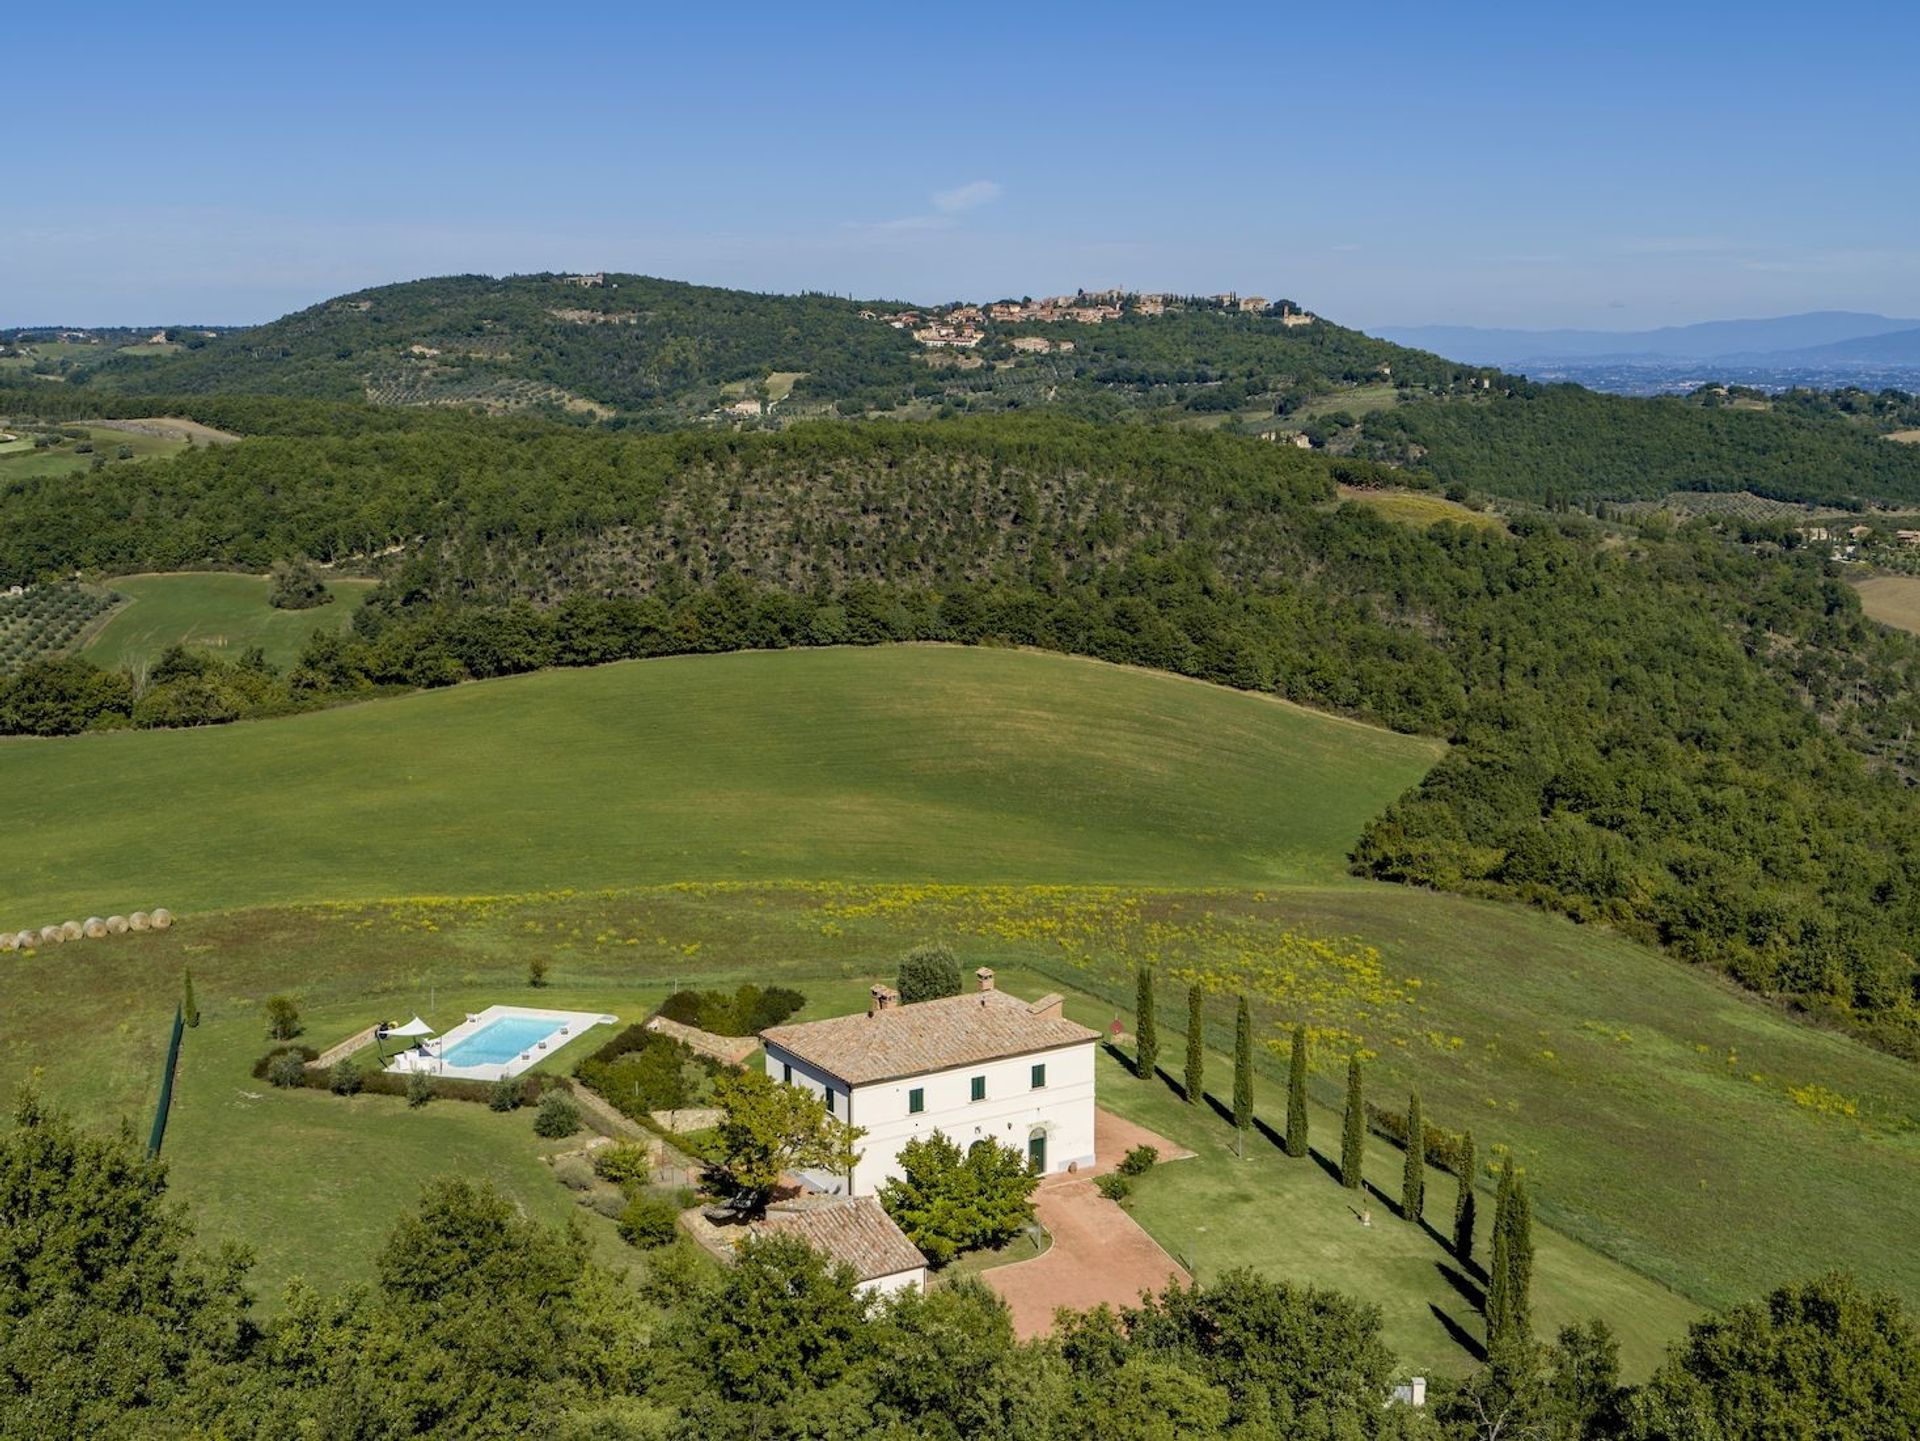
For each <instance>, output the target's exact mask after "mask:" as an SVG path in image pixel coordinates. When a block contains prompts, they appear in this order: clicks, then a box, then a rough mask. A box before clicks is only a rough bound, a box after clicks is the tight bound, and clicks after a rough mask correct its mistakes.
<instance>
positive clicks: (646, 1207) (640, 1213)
mask: <svg viewBox="0 0 1920 1441" xmlns="http://www.w3.org/2000/svg"><path fill="white" fill-rule="evenodd" d="M619 1227H620V1239H621V1240H623V1241H625V1242H626V1243H627V1244H628V1245H629V1246H635V1247H638V1248H639V1249H640V1250H642V1251H653V1250H657V1249H658V1248H659V1247H661V1246H666V1245H670V1244H672V1242H673V1238H674V1237H675V1236H676V1235H677V1234H678V1233H679V1229H680V1213H679V1211H677V1210H676V1209H674V1204H673V1202H672V1201H670V1200H668V1199H667V1198H666V1197H665V1196H654V1195H642V1196H635V1197H634V1198H633V1199H632V1200H631V1201H629V1202H627V1205H626V1209H624V1210H623V1211H621V1213H620V1221H619Z"/></svg>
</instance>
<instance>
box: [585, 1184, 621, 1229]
mask: <svg viewBox="0 0 1920 1441" xmlns="http://www.w3.org/2000/svg"><path fill="white" fill-rule="evenodd" d="M580 1201H581V1204H582V1205H585V1206H588V1207H590V1208H591V1209H592V1211H593V1213H594V1214H595V1215H597V1216H605V1217H606V1218H607V1219H608V1220H609V1221H618V1220H619V1219H620V1218H621V1217H622V1216H624V1215H625V1214H626V1213H627V1207H628V1205H629V1204H630V1203H631V1202H630V1198H629V1197H628V1195H627V1193H626V1192H625V1191H623V1190H621V1189H620V1188H619V1187H618V1186H595V1187H594V1188H593V1189H592V1190H591V1191H587V1192H585V1193H583V1194H582V1195H581V1197H580Z"/></svg>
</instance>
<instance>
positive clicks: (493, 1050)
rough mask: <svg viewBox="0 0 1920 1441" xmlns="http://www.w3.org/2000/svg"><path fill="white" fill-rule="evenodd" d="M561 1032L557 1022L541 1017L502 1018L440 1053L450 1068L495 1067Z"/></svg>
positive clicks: (488, 1023) (490, 1022)
mask: <svg viewBox="0 0 1920 1441" xmlns="http://www.w3.org/2000/svg"><path fill="white" fill-rule="evenodd" d="M559 1029H560V1023H559V1022H558V1021H554V1020H550V1019H547V1018H544V1017H541V1016H502V1017H501V1018H500V1019H499V1020H497V1021H489V1022H487V1024H486V1025H484V1026H482V1027H481V1028H480V1029H479V1030H477V1031H475V1032H474V1033H473V1034H472V1035H471V1036H468V1037H467V1038H466V1039H465V1040H464V1041H458V1042H455V1043H454V1044H453V1045H451V1046H449V1047H448V1048H447V1049H446V1050H444V1051H442V1052H441V1053H440V1059H441V1060H443V1061H445V1062H446V1063H447V1064H448V1065H449V1066H497V1065H500V1064H501V1063H502V1062H505V1061H511V1060H512V1059H513V1058H514V1057H515V1056H517V1055H519V1054H520V1053H521V1052H522V1051H526V1050H531V1049H532V1048H533V1044H534V1042H536V1041H544V1040H546V1038H547V1037H548V1036H551V1035H553V1034H554V1033H555V1032H556V1031H558V1030H559Z"/></svg>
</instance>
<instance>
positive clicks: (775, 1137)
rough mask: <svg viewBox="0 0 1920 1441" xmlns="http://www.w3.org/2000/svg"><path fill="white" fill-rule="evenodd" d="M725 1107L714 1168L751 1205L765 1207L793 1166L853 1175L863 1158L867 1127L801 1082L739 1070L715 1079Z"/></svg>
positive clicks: (717, 1133)
mask: <svg viewBox="0 0 1920 1441" xmlns="http://www.w3.org/2000/svg"><path fill="white" fill-rule="evenodd" d="M713 1099H714V1104H715V1105H716V1106H718V1107H719V1108H720V1112H721V1118H720V1124H719V1126H718V1127H717V1128H716V1129H715V1136H714V1142H715V1148H716V1151H717V1159H716V1161H715V1170H716V1172H717V1174H718V1175H719V1176H720V1178H721V1179H722V1180H723V1181H724V1183H725V1184H726V1186H727V1187H728V1189H729V1190H730V1191H731V1192H732V1193H733V1194H734V1195H735V1196H736V1197H738V1198H740V1200H741V1201H742V1203H743V1205H744V1206H745V1208H746V1209H749V1210H757V1209H758V1208H760V1207H762V1206H764V1205H765V1204H766V1202H767V1200H768V1198H769V1197H771V1196H772V1195H773V1190H774V1187H775V1186H776V1185H778V1184H779V1181H780V1173H781V1172H783V1171H790V1170H819V1171H826V1172H828V1173H829V1174H831V1175H835V1176H844V1175H847V1174H849V1173H850V1172H851V1171H852V1170H853V1168H854V1166H855V1164H856V1163H857V1162H858V1161H859V1159H860V1151H859V1149H858V1147H859V1142H860V1139H861V1138H862V1137H863V1136H865V1135H866V1131H865V1130H863V1129H861V1128H859V1127H856V1126H849V1125H848V1124H847V1123H846V1122H844V1121H842V1120H840V1119H838V1118H837V1117H835V1116H834V1115H833V1114H831V1113H830V1112H829V1111H828V1110H827V1107H826V1103H825V1102H824V1101H823V1100H821V1099H820V1097H818V1096H816V1095H814V1094H813V1093H812V1092H811V1091H808V1090H806V1089H804V1088H802V1087H800V1086H783V1085H781V1084H780V1083H779V1082H777V1081H775V1080H773V1079H772V1078H771V1077H770V1076H768V1075H767V1073H766V1072H764V1071H760V1070H750V1071H736V1072H733V1073H731V1074H728V1075H723V1076H721V1077H720V1078H719V1079H718V1080H717V1081H715V1082H714V1087H713Z"/></svg>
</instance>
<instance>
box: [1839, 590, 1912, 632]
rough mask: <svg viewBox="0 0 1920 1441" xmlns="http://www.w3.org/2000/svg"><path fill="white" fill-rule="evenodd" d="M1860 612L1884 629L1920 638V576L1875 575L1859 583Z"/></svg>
mask: <svg viewBox="0 0 1920 1441" xmlns="http://www.w3.org/2000/svg"><path fill="white" fill-rule="evenodd" d="M1853 588H1854V589H1855V590H1857V591H1859V592H1860V606H1861V609H1863V610H1864V611H1866V613H1867V614H1868V615H1870V616H1872V617H1873V618H1874V619H1875V620H1877V621H1879V622H1880V623H1881V624H1882V625H1890V626H1896V627H1898V628H1899V629H1900V630H1909V631H1913V632H1914V633H1915V634H1917V635H1920V576H1916V575H1876V576H1873V577H1871V578H1869V579H1867V580H1856V581H1855V582H1854V583H1853Z"/></svg>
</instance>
